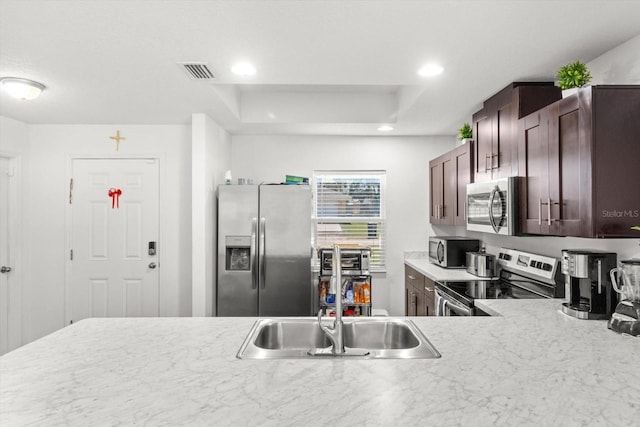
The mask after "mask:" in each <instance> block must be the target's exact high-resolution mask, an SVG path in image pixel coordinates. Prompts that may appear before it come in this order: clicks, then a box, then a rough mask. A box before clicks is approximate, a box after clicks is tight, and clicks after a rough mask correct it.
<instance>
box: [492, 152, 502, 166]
mask: <svg viewBox="0 0 640 427" xmlns="http://www.w3.org/2000/svg"><path fill="white" fill-rule="evenodd" d="M494 157H497V158H498V162H497V163H498V166H496V167H494V166H493V158H494ZM499 168H500V153H498V154H493V153H491V170H494V169H499Z"/></svg>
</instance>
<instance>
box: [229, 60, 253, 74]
mask: <svg viewBox="0 0 640 427" xmlns="http://www.w3.org/2000/svg"><path fill="white" fill-rule="evenodd" d="M231 72H232V73H233V74H235V75H237V76H253V75H254V74H255V73H256V68H255V67H254V66H253V65H251V64H250V63H248V62H239V63H237V64H235V65H234V66H233V67H231Z"/></svg>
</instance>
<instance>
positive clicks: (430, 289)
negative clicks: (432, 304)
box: [424, 286, 433, 292]
mask: <svg viewBox="0 0 640 427" xmlns="http://www.w3.org/2000/svg"><path fill="white" fill-rule="evenodd" d="M424 289H425V290H427V291H429V292H433V288H427V287H426V286H425V287H424Z"/></svg>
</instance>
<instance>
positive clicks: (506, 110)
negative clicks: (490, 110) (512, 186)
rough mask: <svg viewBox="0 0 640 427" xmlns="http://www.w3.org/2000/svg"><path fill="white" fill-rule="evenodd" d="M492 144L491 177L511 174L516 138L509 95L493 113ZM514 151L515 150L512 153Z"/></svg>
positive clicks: (495, 177) (515, 156) (515, 157)
mask: <svg viewBox="0 0 640 427" xmlns="http://www.w3.org/2000/svg"><path fill="white" fill-rule="evenodd" d="M492 125H493V135H494V138H493V144H492V152H491V159H490V160H489V165H490V167H491V172H492V174H491V175H492V178H493V179H497V178H507V177H510V176H513V171H512V169H516V171H517V168H512V166H513V161H514V160H515V159H517V140H516V138H515V132H514V130H515V129H514V126H515V125H516V123H515V119H514V117H513V110H512V108H511V97H510V96H509V98H508V101H507V100H503V101H502V103H501V104H500V105H498V107H497V110H496V112H495V114H494V115H493V123H492ZM514 151H516V152H515V153H514Z"/></svg>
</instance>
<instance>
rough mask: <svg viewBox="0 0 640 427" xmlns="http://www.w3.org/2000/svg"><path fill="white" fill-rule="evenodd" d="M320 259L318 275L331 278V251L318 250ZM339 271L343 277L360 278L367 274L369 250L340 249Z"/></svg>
mask: <svg viewBox="0 0 640 427" xmlns="http://www.w3.org/2000/svg"><path fill="white" fill-rule="evenodd" d="M318 253H319V258H320V275H321V276H331V272H332V266H333V249H332V248H321V249H319V250H318ZM341 255H342V262H341V271H342V275H343V276H360V275H367V274H369V260H370V259H371V249H369V248H345V247H343V248H341Z"/></svg>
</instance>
